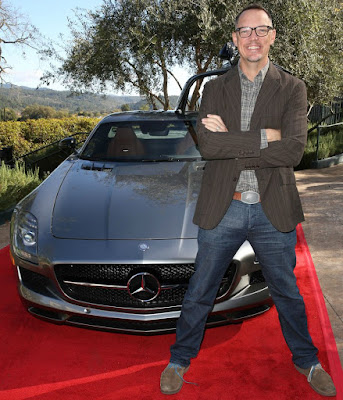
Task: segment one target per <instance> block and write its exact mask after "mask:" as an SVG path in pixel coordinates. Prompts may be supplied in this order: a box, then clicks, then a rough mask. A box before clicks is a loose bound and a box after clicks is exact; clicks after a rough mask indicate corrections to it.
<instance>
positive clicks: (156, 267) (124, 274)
mask: <svg viewBox="0 0 343 400" xmlns="http://www.w3.org/2000/svg"><path fill="white" fill-rule="evenodd" d="M233 268H234V269H235V268H236V267H235V265H234V264H232V266H230V267H229V269H228V273H227V278H228V277H229V279H231V280H232V279H233V276H234V274H233V273H232V269H233ZM140 272H146V273H150V274H152V275H154V276H155V277H156V278H157V279H158V281H159V283H160V285H161V287H162V289H161V291H160V293H159V295H158V296H157V297H156V298H155V299H153V300H151V301H147V302H141V301H139V300H137V299H134V298H132V297H131V296H130V294H129V292H128V290H127V289H126V286H127V283H128V280H129V279H130V278H131V277H132V276H134V275H135V274H138V273H140ZM193 272H194V264H192V263H190V264H148V265H142V264H137V265H136V264H131V265H130V264H104V265H98V264H75V265H56V266H55V274H56V278H57V280H58V283H59V285H60V287H61V289H62V290H63V292H64V293H65V294H66V295H67V296H68V297H70V298H72V299H74V300H76V301H80V302H82V303H90V304H98V305H104V306H110V307H119V308H136V309H137V308H141V309H147V308H161V307H172V306H180V305H181V304H182V300H183V297H184V295H185V293H186V289H187V285H188V281H189V279H190V277H191V276H192V274H193ZM227 278H226V282H225V286H226V287H227ZM68 282H69V283H68ZM78 282H86V283H88V284H97V285H99V286H96V287H94V286H92V287H90V286H81V285H77V283H78ZM101 285H116V286H121V287H122V288H121V289H120V288H117V289H116V288H107V287H104V286H101ZM168 285H175V287H172V288H167V289H164V287H166V286H168Z"/></svg>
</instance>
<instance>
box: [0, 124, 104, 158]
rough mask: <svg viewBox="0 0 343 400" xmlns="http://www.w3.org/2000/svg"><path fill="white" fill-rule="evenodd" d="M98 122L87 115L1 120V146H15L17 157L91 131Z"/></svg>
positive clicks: (14, 152)
mask: <svg viewBox="0 0 343 400" xmlns="http://www.w3.org/2000/svg"><path fill="white" fill-rule="evenodd" d="M98 122H99V120H98V119H97V118H86V117H80V118H78V117H72V118H64V119H39V120H27V121H17V122H12V121H9V122H0V148H3V147H8V146H13V156H14V157H15V158H17V157H19V156H22V155H24V154H26V153H28V152H30V151H33V150H36V149H38V148H40V147H42V146H45V145H47V144H50V143H53V142H55V141H58V140H60V139H63V138H65V137H67V136H70V135H72V134H74V133H77V132H90V131H91V130H92V129H93V128H94V126H95V125H96V124H97V123H98Z"/></svg>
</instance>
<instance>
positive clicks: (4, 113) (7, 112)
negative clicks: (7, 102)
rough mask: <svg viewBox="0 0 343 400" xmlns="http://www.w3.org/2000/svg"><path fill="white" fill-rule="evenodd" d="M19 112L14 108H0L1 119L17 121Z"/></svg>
mask: <svg viewBox="0 0 343 400" xmlns="http://www.w3.org/2000/svg"><path fill="white" fill-rule="evenodd" d="M17 119H18V114H17V113H16V111H15V110H13V108H7V107H4V108H3V109H1V110H0V121H16V120H17Z"/></svg>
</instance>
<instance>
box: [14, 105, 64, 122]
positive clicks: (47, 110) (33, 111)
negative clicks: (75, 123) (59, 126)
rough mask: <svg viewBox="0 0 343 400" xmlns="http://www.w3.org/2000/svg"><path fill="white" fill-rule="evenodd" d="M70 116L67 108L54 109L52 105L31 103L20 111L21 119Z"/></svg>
mask: <svg viewBox="0 0 343 400" xmlns="http://www.w3.org/2000/svg"><path fill="white" fill-rule="evenodd" d="M69 116H70V113H69V112H68V110H58V111H56V110H55V109H54V108H53V107H50V106H44V105H39V104H33V105H32V106H27V107H25V108H24V110H23V111H22V113H21V120H22V121H26V120H27V119H40V118H67V117H69Z"/></svg>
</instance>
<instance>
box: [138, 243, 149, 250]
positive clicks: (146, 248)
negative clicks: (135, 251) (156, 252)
mask: <svg viewBox="0 0 343 400" xmlns="http://www.w3.org/2000/svg"><path fill="white" fill-rule="evenodd" d="M138 248H139V250H141V251H147V250H149V246H148V245H147V244H146V243H140V244H139V245H138Z"/></svg>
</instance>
